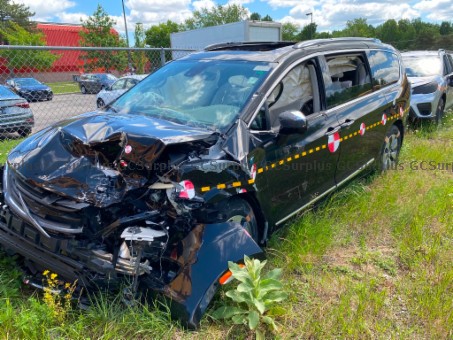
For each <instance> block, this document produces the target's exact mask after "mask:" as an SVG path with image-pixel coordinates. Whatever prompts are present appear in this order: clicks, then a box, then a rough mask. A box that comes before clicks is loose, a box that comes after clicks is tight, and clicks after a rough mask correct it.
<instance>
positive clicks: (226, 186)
mask: <svg viewBox="0 0 453 340" xmlns="http://www.w3.org/2000/svg"><path fill="white" fill-rule="evenodd" d="M408 111H409V108H408V109H406V110H405V111H404V113H407V112H408ZM399 117H400V115H399V114H398V113H396V114H394V115H391V116H388V117H387V121H390V120H393V119H397V118H399ZM380 125H382V121H379V122H377V123H374V124H371V125H369V126H367V127H366V128H365V129H366V130H367V131H368V130H371V129H374V128H376V127H378V126H380ZM356 136H360V130H357V131H354V132H351V133H350V134H349V135H345V136H343V137H341V138H340V143H341V142H343V141H345V140H348V139H351V138H353V137H356ZM326 148H327V144H322V145H320V146H316V147H314V148H312V149H309V150H308V151H302V152H301V153H297V154H295V155H292V156H287V157H285V158H282V159H280V160H278V161H276V162H274V163H271V164H269V165H266V166H265V167H262V168H258V169H257V170H256V173H257V175H259V174H262V173H263V172H264V171H268V170H269V169H274V168H275V167H277V166H281V165H283V164H285V163H290V162H292V161H293V160H295V159H299V158H301V157H305V156H307V155H310V154H313V153H315V152H318V151H321V150H324V149H326ZM254 183H255V180H254V179H252V178H251V179H249V180H247V181H244V182H241V181H235V182H231V183H220V184H217V185H216V186H203V187H201V192H207V191H210V190H211V189H219V190H222V189H231V188H239V187H242V186H245V185H252V184H254Z"/></svg>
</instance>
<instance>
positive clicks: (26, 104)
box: [14, 103, 30, 109]
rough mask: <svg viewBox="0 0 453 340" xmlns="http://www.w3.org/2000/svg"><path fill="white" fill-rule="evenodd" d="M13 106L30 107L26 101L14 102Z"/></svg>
mask: <svg viewBox="0 0 453 340" xmlns="http://www.w3.org/2000/svg"><path fill="white" fill-rule="evenodd" d="M14 106H17V107H20V108H22V109H29V108H30V104H28V103H17V104H14Z"/></svg>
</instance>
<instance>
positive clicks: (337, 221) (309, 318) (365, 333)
mask: <svg viewBox="0 0 453 340" xmlns="http://www.w3.org/2000/svg"><path fill="white" fill-rule="evenodd" d="M444 122H445V123H444V125H443V126H442V127H440V128H436V127H433V126H429V127H422V128H418V129H417V130H415V131H410V132H409V133H408V135H407V136H406V140H405V143H404V147H403V150H402V154H401V160H400V161H401V163H400V164H401V166H400V167H399V168H398V169H395V170H392V171H389V172H387V173H386V174H383V175H381V174H375V175H373V176H369V177H367V178H363V179H359V180H356V181H354V182H352V183H350V184H349V185H348V186H346V187H345V188H343V189H342V190H340V191H338V192H337V193H335V194H334V195H333V196H332V197H330V198H329V199H328V200H326V201H325V202H323V203H322V204H321V206H319V207H317V208H316V209H313V210H310V211H308V212H306V213H305V214H304V215H303V216H301V217H299V218H297V219H295V220H294V221H293V222H292V223H291V224H289V225H287V226H286V227H285V228H283V229H281V230H280V231H279V232H277V233H276V234H274V235H273V236H272V238H271V240H270V242H269V243H270V244H269V246H268V248H267V253H268V258H269V266H270V267H282V268H284V278H283V282H284V285H285V287H286V289H287V290H288V292H289V293H290V297H289V299H288V300H287V301H285V302H284V303H283V304H282V313H280V314H281V315H280V316H278V317H277V320H278V322H279V324H280V331H279V333H278V337H280V338H285V339H286V338H288V339H289V338H318V339H338V338H383V339H387V338H401V339H406V338H410V339H452V338H453V298H452V297H453V260H452V259H453V169H452V166H453V165H452V163H453V138H452V136H453V114H452V113H451V112H450V114H449V115H447V116H446V117H445V120H444ZM422 161H433V164H436V165H437V164H439V167H437V166H436V169H429V168H426V167H425V166H422V164H424V163H421V162H422ZM443 164H444V165H443ZM446 164H450V165H449V169H448V170H446V169H445V165H446ZM442 167H444V170H442ZM1 257H2V256H1V255H0V258H1ZM221 298H222V292H221V293H220V294H218V296H217V301H218V300H219V299H221ZM0 300H1V301H0V325H2V326H1V327H0V338H30V339H34V338H44V339H50V338H75V339H78V338H96V339H98V338H100V339H116V338H131V337H133V338H158V339H161V338H197V339H198V338H199V339H203V338H209V339H211V338H216V339H224V338H242V339H245V338H248V336H249V334H248V333H247V331H246V329H245V328H240V327H238V326H232V325H231V324H224V323H218V322H214V321H212V320H211V318H209V316H206V317H205V318H203V320H202V324H201V329H200V330H198V331H186V330H183V329H182V328H180V327H179V326H178V324H177V323H175V322H172V321H170V318H169V316H168V313H167V312H166V311H165V310H156V309H155V308H154V307H144V308H141V307H125V306H123V305H122V304H121V303H120V302H119V301H117V300H111V299H108V298H106V297H105V296H101V297H99V298H98V299H97V300H96V303H95V305H94V307H93V308H92V309H91V310H89V311H80V310H77V309H75V310H73V311H71V312H70V313H69V314H68V315H67V316H66V318H65V320H64V322H63V323H61V322H57V321H56V318H55V316H53V315H52V313H51V311H49V308H48V307H47V305H46V304H44V303H43V301H42V298H41V296H40V295H39V294H36V293H34V292H31V291H29V290H24V288H23V287H22V286H21V285H20V275H19V273H18V272H17V270H15V266H14V263H13V260H11V259H9V258H7V257H6V256H3V259H2V260H0Z"/></svg>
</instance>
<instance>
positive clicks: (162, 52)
mask: <svg viewBox="0 0 453 340" xmlns="http://www.w3.org/2000/svg"><path fill="white" fill-rule="evenodd" d="M164 65H165V51H164V48H163V47H161V49H160V66H164Z"/></svg>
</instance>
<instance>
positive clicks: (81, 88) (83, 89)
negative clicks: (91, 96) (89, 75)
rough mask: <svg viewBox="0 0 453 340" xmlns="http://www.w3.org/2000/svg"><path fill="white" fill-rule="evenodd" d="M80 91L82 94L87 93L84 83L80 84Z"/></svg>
mask: <svg viewBox="0 0 453 340" xmlns="http://www.w3.org/2000/svg"><path fill="white" fill-rule="evenodd" d="M80 92H82V93H83V94H87V89H86V87H85V85H80Z"/></svg>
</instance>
